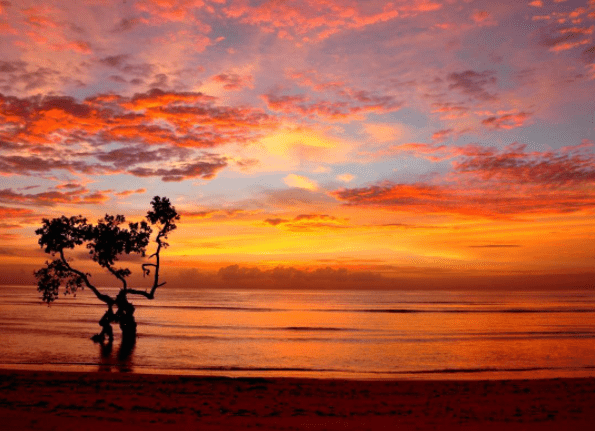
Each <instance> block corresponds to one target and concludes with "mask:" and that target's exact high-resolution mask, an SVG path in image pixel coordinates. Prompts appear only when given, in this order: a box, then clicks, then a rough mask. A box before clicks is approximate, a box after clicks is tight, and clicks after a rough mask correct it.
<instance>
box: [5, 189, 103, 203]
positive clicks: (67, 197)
mask: <svg viewBox="0 0 595 431" xmlns="http://www.w3.org/2000/svg"><path fill="white" fill-rule="evenodd" d="M108 199H109V195H108V194H107V192H105V191H90V190H88V189H86V188H83V187H81V188H79V189H75V190H71V191H67V192H63V191H59V190H49V191H46V192H41V193H35V194H25V193H17V192H15V191H13V190H12V189H3V190H0V202H2V203H8V204H15V203H16V204H26V205H41V206H53V205H56V204H98V203H103V202H105V201H106V200H108Z"/></svg>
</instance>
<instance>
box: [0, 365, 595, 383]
mask: <svg viewBox="0 0 595 431" xmlns="http://www.w3.org/2000/svg"><path fill="white" fill-rule="evenodd" d="M120 365H130V368H127V369H126V372H132V373H141V374H143V373H147V372H151V373H155V372H157V373H159V372H165V373H167V374H170V375H171V374H177V375H185V374H186V375H187V374H196V375H201V374H208V373H216V374H221V375H223V376H224V375H226V374H232V375H237V374H239V375H240V376H241V375H242V374H248V375H252V374H253V373H262V374H261V376H262V377H263V378H266V376H267V373H282V374H284V375H285V374H286V373H304V374H306V373H307V374H308V375H309V376H312V375H315V376H316V377H317V378H321V379H324V378H328V377H329V376H330V375H333V374H341V375H344V376H350V375H351V376H353V378H358V377H365V376H376V378H382V377H383V376H384V377H388V376H394V377H400V378H407V377H411V376H418V377H423V376H428V377H430V378H431V376H433V377H440V376H442V377H446V376H452V377H453V378H456V376H457V375H461V376H462V375H466V376H471V375H480V376H481V375H487V374H508V375H510V378H512V379H514V378H515V376H514V375H515V374H521V373H527V372H530V373H535V372H549V373H560V372H575V373H580V372H583V373H584V372H589V373H592V371H593V370H595V365H586V366H582V367H576V366H572V367H564V366H560V367H545V366H544V367H538V366H536V367H469V368H434V369H408V370H366V369H349V368H323V367H320V368H318V367H281V366H280V367H275V366H272V367H267V366H233V365H232V366H225V365H222V366H218V365H213V366H209V365H205V366H196V367H179V366H178V367H177V366H165V367H164V366H163V364H160V366H159V368H155V367H152V366H148V365H142V364H124V363H120V362H119V361H114V362H98V361H55V362H54V361H2V362H0V368H2V367H15V366H36V367H39V366H44V367H52V366H57V367H59V366H72V367H77V366H78V367H81V366H84V367H106V366H107V367H118V366H120ZM287 375H288V376H290V374H287Z"/></svg>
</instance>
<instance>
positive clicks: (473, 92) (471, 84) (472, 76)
mask: <svg viewBox="0 0 595 431" xmlns="http://www.w3.org/2000/svg"><path fill="white" fill-rule="evenodd" d="M447 79H448V81H450V82H451V84H450V85H449V86H448V88H449V89H451V90H459V91H460V92H462V93H464V94H467V95H468V96H471V97H473V98H475V99H479V100H495V99H496V96H495V95H494V94H492V93H490V92H489V91H488V88H490V87H493V86H494V85H495V84H496V82H497V79H496V76H495V72H494V71H491V70H486V71H483V72H475V71H474V70H466V71H464V72H460V73H457V72H453V73H451V74H449V75H448V76H447Z"/></svg>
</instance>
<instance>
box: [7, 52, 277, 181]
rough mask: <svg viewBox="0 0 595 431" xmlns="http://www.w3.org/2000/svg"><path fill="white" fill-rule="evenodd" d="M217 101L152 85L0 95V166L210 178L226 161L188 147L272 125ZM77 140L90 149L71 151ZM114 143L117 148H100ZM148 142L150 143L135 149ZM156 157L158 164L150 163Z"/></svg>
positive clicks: (238, 139) (242, 138)
mask: <svg viewBox="0 0 595 431" xmlns="http://www.w3.org/2000/svg"><path fill="white" fill-rule="evenodd" d="M114 61H117V60H114ZM0 66H2V65H0ZM4 67H6V68H7V69H9V68H17V67H18V65H17V64H12V63H7V64H6V65H4ZM215 100H216V99H215V98H213V97H211V96H207V95H204V94H202V93H192V92H164V91H161V90H156V89H154V90H151V91H149V92H147V93H140V94H135V95H134V96H132V97H124V96H119V95H114V94H111V95H99V96H96V97H91V98H88V99H86V100H84V101H82V102H79V101H77V100H76V99H74V98H71V97H61V96H45V97H41V96H35V97H29V98H17V97H13V96H4V95H2V94H0V120H2V121H3V122H4V123H5V124H6V126H5V127H4V128H3V129H2V130H0V139H1V140H2V142H3V144H2V147H1V148H0V152H2V155H3V158H2V159H1V161H0V167H1V168H2V171H3V172H5V173H13V174H16V173H19V174H27V173H32V172H44V171H46V172H47V171H49V170H51V169H65V170H68V171H70V172H84V173H117V172H128V173H131V174H132V175H137V176H143V177H144V176H161V177H162V178H164V179H165V178H167V180H168V181H180V180H182V179H186V178H193V177H202V178H206V179H209V178H212V177H213V176H214V175H215V173H216V172H217V171H218V170H220V169H221V168H223V167H225V166H226V165H227V163H226V162H225V159H224V158H222V157H217V156H215V155H210V156H207V155H204V154H195V153H194V152H193V149H197V148H198V149H202V148H213V147H216V146H220V145H227V144H230V143H246V142H251V141H254V140H255V139H256V138H258V137H260V136H261V135H262V134H263V132H264V131H266V130H269V129H271V128H273V127H275V124H276V121H275V119H274V118H272V117H271V116H269V115H267V114H265V113H264V112H262V111H261V110H258V109H253V108H250V107H239V108H235V107H226V106H217V105H215V104H214V101H215ZM48 143H52V144H53V145H52V146H49V145H48ZM83 143H85V145H88V144H90V145H92V146H93V147H94V148H95V150H87V151H86V152H80V151H75V150H72V149H71V148H74V147H75V146H77V145H80V144H83ZM113 143H119V145H120V146H119V147H118V148H116V149H114V150H111V151H109V152H106V151H102V150H100V148H101V147H102V146H103V145H106V144H113ZM147 144H148V145H151V146H154V148H153V149H150V150H149V149H146V148H142V147H141V146H142V145H147ZM94 159H95V160H94ZM101 162H103V163H101ZM156 162H161V163H162V164H161V166H159V167H155V166H151V164H152V163H156ZM163 163H165V164H166V165H165V166H164V165H163Z"/></svg>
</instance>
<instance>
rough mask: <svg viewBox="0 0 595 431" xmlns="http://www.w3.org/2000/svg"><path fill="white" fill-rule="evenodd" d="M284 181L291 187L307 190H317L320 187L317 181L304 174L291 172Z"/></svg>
mask: <svg viewBox="0 0 595 431" xmlns="http://www.w3.org/2000/svg"><path fill="white" fill-rule="evenodd" d="M283 181H284V182H285V184H287V185H288V186H289V187H296V188H300V189H306V190H311V191H315V190H317V189H318V184H316V182H315V181H313V180H311V179H309V178H306V177H304V176H302V175H296V174H289V175H287V176H286V177H285V178H284V179H283Z"/></svg>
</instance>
